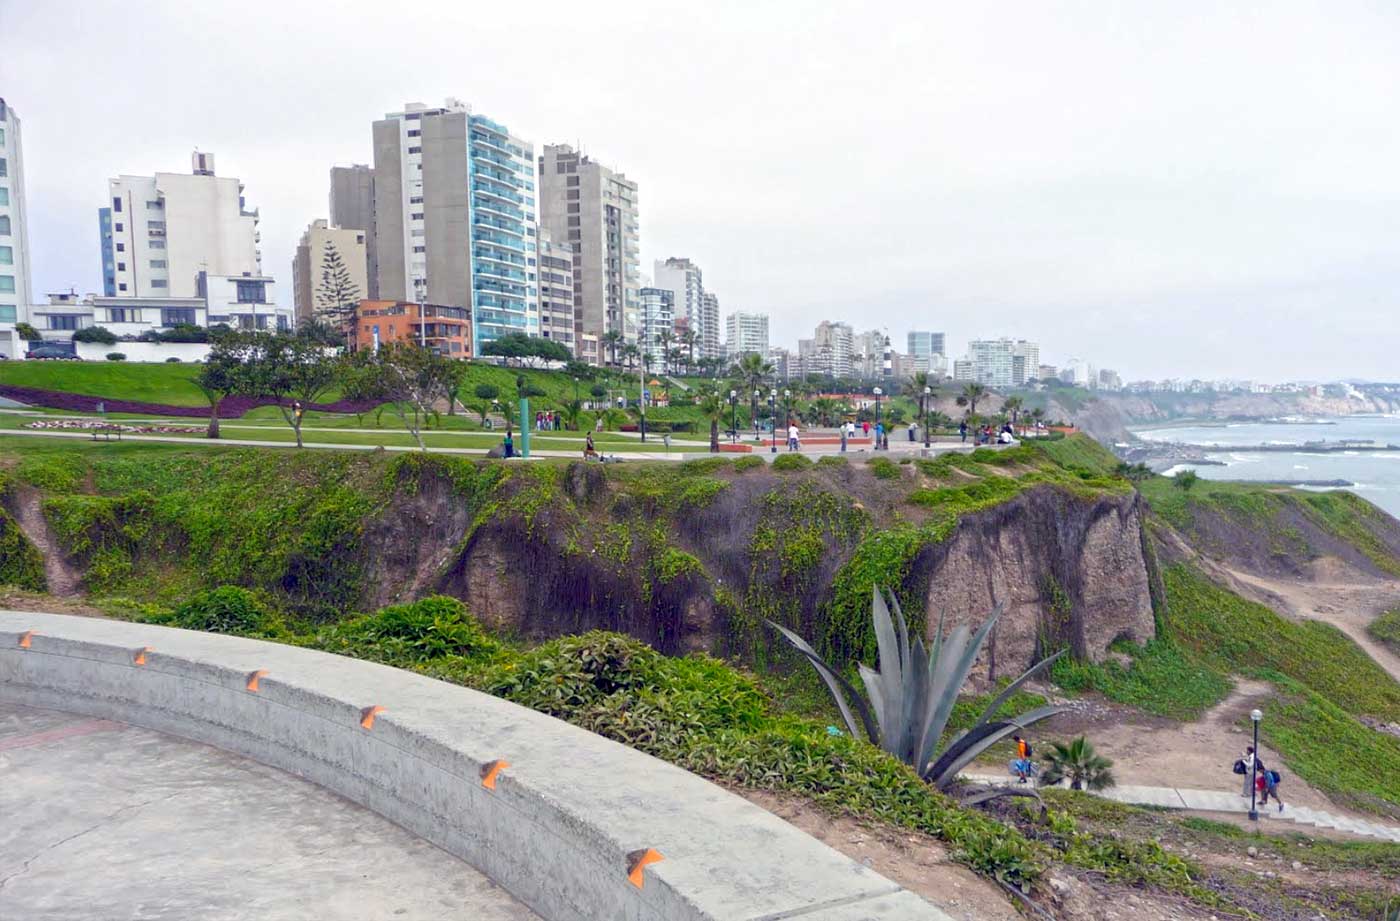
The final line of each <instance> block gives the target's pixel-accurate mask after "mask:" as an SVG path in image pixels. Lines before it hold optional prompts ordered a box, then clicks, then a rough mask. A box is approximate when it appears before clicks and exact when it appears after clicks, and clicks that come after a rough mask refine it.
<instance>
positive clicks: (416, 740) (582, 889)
mask: <svg viewBox="0 0 1400 921" xmlns="http://www.w3.org/2000/svg"><path fill="white" fill-rule="evenodd" d="M0 699H4V700H8V701H12V702H14V703H19V704H24V705H27V706H34V707H47V708H51V709H57V710H67V711H71V712H77V713H84V714H89V715H92V716H98V717H106V718H110V719H116V720H122V721H124V722H128V723H132V724H134V725H138V726H145V727H148V728H151V729H157V730H160V731H163V732H168V733H171V734H174V735H179V736H183V737H186V738H190V739H195V740H197V741H200V742H206V743H208V744H211V745H216V746H219V747H221V748H224V749H227V750H229V751H233V752H236V753H239V754H242V755H245V756H247V757H250V758H253V759H255V760H257V761H261V762H263V763H265V764H269V765H272V766H274V767H277V768H281V769H283V770H286V771H289V772H291V773H293V774H297V775H299V776H302V777H305V778H307V779H309V780H312V781H314V782H315V783H318V784H320V785H321V786H323V787H326V788H328V789H330V790H334V791H335V792H337V793H339V794H341V795H343V796H345V797H347V798H349V799H351V800H353V801H355V802H357V803H360V804H361V805H364V806H366V807H368V808H370V809H372V810H374V811H375V812H378V813H379V814H381V815H383V816H385V817H386V818H388V819H390V820H391V821H393V822H396V823H398V824H399V825H401V826H403V827H404V828H407V829H408V830H410V831H412V832H415V833H416V834H418V835H421V836H422V837H424V838H426V839H428V840H429V841H432V842H434V843H435V844H437V845H438V846H440V847H442V848H444V849H445V850H447V851H449V852H451V853H453V854H455V855H457V856H458V857H460V858H462V859H463V860H465V861H467V862H468V863H470V864H471V865H473V866H475V867H477V868H478V869H480V870H482V871H484V872H485V873H487V874H488V875H489V876H490V877H491V878H492V879H494V880H495V881H496V882H497V883H499V884H500V885H501V886H503V887H504V888H505V889H507V890H508V891H509V892H511V893H512V894H513V895H515V896H516V897H517V898H519V899H520V900H521V901H523V902H525V903H526V904H528V905H529V906H530V907H531V908H533V909H534V910H535V911H536V912H538V913H539V914H540V915H541V916H542V917H544V918H546V919H548V921H575V919H577V921H643V919H648V921H651V919H655V921H690V919H695V921H700V919H726V921H727V919H745V921H777V919H786V918H800V919H804V921H863V919H872V921H873V919H901V921H925V919H927V921H935V919H938V921H946V916H945V915H944V914H943V913H942V912H940V911H938V910H937V909H935V908H933V907H931V906H929V905H928V904H927V903H925V902H924V901H923V900H922V899H920V898H918V897H917V896H915V895H913V894H912V893H909V892H906V891H904V890H902V889H900V888H899V887H898V886H896V885H895V884H894V883H892V882H890V881H889V880H886V879H885V878H884V877H881V876H879V875H878V874H876V873H874V872H873V871H871V870H869V869H868V868H866V867H864V866H862V865H861V864H858V863H856V862H854V861H852V860H850V859H848V858H846V857H844V856H842V855H840V854H838V853H836V852H835V851H833V850H831V849H830V848H828V847H826V846H825V845H823V844H821V843H820V842H818V841H816V840H815V839H813V838H810V837H808V836H807V835H805V834H803V833H801V832H799V831H798V830H797V829H795V828H793V827H792V826H790V825H788V824H787V823H785V822H783V821H782V820H781V819H778V818H777V817H776V816H773V815H771V814H769V813H768V812H765V811H764V810H762V809H759V808H758V807H756V806H753V805H751V804H750V803H748V802H747V801H745V800H743V799H742V798H740V797H737V796H734V795H733V794H730V793H728V792H726V791H724V790H722V789H720V788H719V787H716V786H715V785H713V784H711V783H708V782H707V781H705V780H703V779H701V778H699V777H696V776H695V775H693V774H690V773H687V772H686V771H683V770H680V769H679V768H676V767H674V766H672V765H669V764H666V763H665V762H662V761H658V760H656V759H654V758H651V757H649V756H647V755H644V754H641V753H640V752H637V751H634V750H632V749H629V748H627V747H625V746H623V745H619V744H617V743H614V742H610V741H608V740H606V739H603V738H601V737H599V736H596V735H593V734H592V733H588V732H585V731H583V730H581V729H578V728H576V727H574V726H570V725H568V724H567V723H563V722H561V721H559V720H556V719H553V718H551V717H547V716H544V715H542V714H539V713H535V712H533V711H531V710H527V709H525V708H522V707H519V706H516V705H514V704H511V703H509V702H507V701H503V700H500V699H498V698H494V697H491V696H489V695H486V694H481V693H478V692H475V691H472V690H469V689H467V688H462V687H457V686H455V685H451V684H446V683H444V682H440V681H434V680H431V679H428V678H424V677H422V676H419V675H414V674H412V673H409V672H404V671H400V670H398V669H393V668H388V667H385V666H382V665H376V664H374V663H370V662H362V661H359V660H355V659H348V658H343V657H340V656H332V655H328V654H326V653H320V652H313V651H310V650H305V649H298V648H296V647H292V646H284V645H280V644H276V643H266V642H260V641H257V640H248V639H242V638H239V637H227V636H217V635H213V634H205V633H197V632H190V631H184V630H174V629H169V628H165V627H155V626H149V625H144V624H131V623H123V622H118V621H105V620H98V619H91V618H81V617H69V616H63V615H55V614H32V613H25V612H13V611H3V612H0ZM376 708H382V709H376ZM493 766H495V767H496V770H495V771H494V772H492V770H491V769H492V767H493ZM643 855H648V856H658V855H659V858H660V859H659V860H655V861H654V862H649V863H647V862H645V861H643V860H641V859H640V858H642V856H643ZM639 863H641V864H643V865H642V866H638V865H639ZM638 884H640V885H638ZM386 885H392V882H391V881H386Z"/></svg>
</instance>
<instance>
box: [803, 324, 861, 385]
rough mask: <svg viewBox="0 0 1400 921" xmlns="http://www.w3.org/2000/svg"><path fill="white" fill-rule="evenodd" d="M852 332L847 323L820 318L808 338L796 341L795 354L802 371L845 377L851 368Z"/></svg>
mask: <svg viewBox="0 0 1400 921" xmlns="http://www.w3.org/2000/svg"><path fill="white" fill-rule="evenodd" d="M854 341H855V333H854V332H853V331H852V330H851V327H850V324H848V323H833V322H831V321H830V320H823V321H822V322H820V323H818V324H817V328H816V330H815V331H814V333H813V335H812V338H811V339H799V340H797V357H798V359H799V363H800V364H801V366H802V373H803V374H829V375H831V376H833V377H849V376H850V375H851V373H852V369H853V360H852V359H853V351H852V346H853V344H854Z"/></svg>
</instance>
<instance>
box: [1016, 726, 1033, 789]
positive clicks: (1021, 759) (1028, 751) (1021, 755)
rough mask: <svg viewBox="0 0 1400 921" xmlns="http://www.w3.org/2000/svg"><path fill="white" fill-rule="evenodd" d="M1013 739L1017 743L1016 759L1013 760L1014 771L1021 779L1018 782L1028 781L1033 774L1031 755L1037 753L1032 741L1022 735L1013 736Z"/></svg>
mask: <svg viewBox="0 0 1400 921" xmlns="http://www.w3.org/2000/svg"><path fill="white" fill-rule="evenodd" d="M1011 741H1013V742H1015V743H1016V760H1015V761H1013V762H1012V766H1013V768H1014V771H1013V773H1015V774H1016V776H1017V777H1019V778H1020V779H1019V780H1018V781H1016V782H1017V783H1027V782H1028V781H1029V778H1030V776H1031V772H1032V766H1031V755H1033V754H1035V752H1034V750H1033V749H1032V748H1031V743H1029V742H1027V741H1026V740H1025V739H1023V738H1021V737H1020V736H1012V737H1011Z"/></svg>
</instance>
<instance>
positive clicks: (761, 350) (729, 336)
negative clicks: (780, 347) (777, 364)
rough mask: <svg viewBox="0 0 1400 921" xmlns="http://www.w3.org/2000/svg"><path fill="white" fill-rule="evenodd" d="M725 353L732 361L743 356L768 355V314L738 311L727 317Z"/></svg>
mask: <svg viewBox="0 0 1400 921" xmlns="http://www.w3.org/2000/svg"><path fill="white" fill-rule="evenodd" d="M724 352H725V355H726V356H728V357H729V359H730V360H731V361H737V360H738V359H739V357H740V356H742V355H749V354H753V355H767V354H768V314H766V313H745V312H743V311H739V310H736V311H735V312H734V313H731V314H730V315H729V316H728V317H726V318H725V337H724Z"/></svg>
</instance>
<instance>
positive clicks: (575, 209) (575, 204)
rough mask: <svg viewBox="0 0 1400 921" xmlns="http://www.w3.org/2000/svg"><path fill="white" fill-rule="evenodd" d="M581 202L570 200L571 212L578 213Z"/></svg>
mask: <svg viewBox="0 0 1400 921" xmlns="http://www.w3.org/2000/svg"><path fill="white" fill-rule="evenodd" d="M578 209H579V204H578V202H576V201H571V202H569V213H570V214H578Z"/></svg>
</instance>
